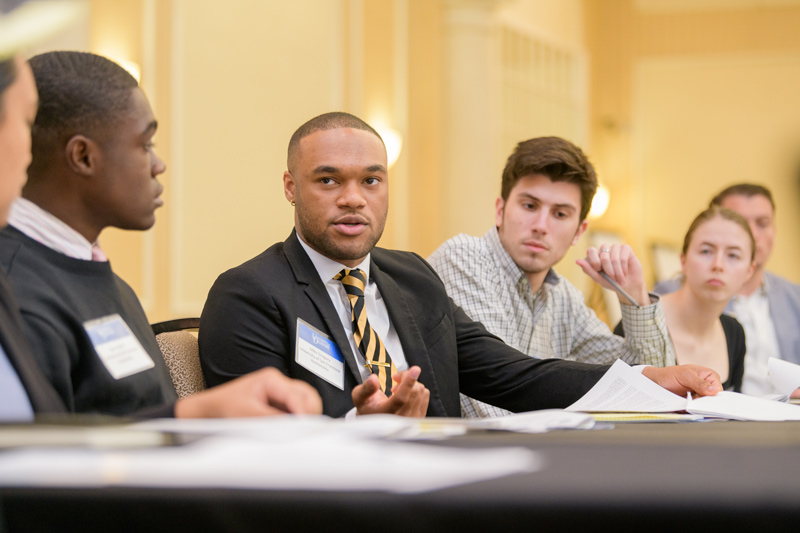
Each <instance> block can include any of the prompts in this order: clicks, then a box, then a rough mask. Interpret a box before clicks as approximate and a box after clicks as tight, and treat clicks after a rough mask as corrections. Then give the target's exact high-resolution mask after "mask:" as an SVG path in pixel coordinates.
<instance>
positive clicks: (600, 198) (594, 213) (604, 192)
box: [589, 185, 611, 219]
mask: <svg viewBox="0 0 800 533" xmlns="http://www.w3.org/2000/svg"><path fill="white" fill-rule="evenodd" d="M609 201H611V193H609V192H608V187H606V186H605V185H599V186H598V187H597V193H596V194H595V195H594V199H593V200H592V208H591V209H590V210H589V218H591V219H598V218H600V217H601V216H603V215H604V214H605V212H606V210H607V209H608V202H609Z"/></svg>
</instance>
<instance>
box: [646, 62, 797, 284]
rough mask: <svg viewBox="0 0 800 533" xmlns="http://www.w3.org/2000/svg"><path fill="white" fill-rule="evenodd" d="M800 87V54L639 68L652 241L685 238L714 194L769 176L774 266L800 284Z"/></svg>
mask: <svg viewBox="0 0 800 533" xmlns="http://www.w3.org/2000/svg"><path fill="white" fill-rule="evenodd" d="M798 94H800V54H796V55H792V56H780V55H778V56H744V57H719V58H714V57H706V58H691V59H675V60H649V61H643V62H642V63H641V65H640V66H639V68H638V69H636V71H635V101H636V102H637V104H636V107H635V111H634V122H635V124H637V128H636V131H635V133H636V135H635V142H634V158H635V161H636V163H635V164H634V174H635V175H636V176H637V178H636V179H637V180H640V183H641V186H640V189H639V190H641V191H642V194H643V197H642V198H641V201H640V202H638V205H640V206H644V208H643V209H641V214H642V217H643V218H642V221H643V228H644V236H645V239H646V241H647V244H650V243H651V242H653V241H654V240H656V241H666V242H674V243H676V244H677V243H680V242H682V239H683V235H684V233H685V231H686V229H687V228H688V226H689V224H690V222H691V220H692V218H694V216H695V215H696V214H697V213H698V212H700V211H701V210H702V209H704V208H705V207H706V205H707V203H708V201H709V199H710V198H711V197H712V196H713V195H714V194H715V193H716V192H718V191H719V190H721V189H722V188H724V187H726V186H727V185H730V184H732V183H735V182H741V181H751V182H755V183H762V184H764V185H766V186H768V187H769V188H771V189H772V191H773V192H774V193H775V195H776V200H777V203H778V228H779V232H778V237H777V241H776V246H775V251H774V253H773V258H772V261H771V262H770V268H771V270H774V271H776V272H777V273H779V274H781V275H783V276H786V277H788V278H789V279H791V280H793V281H795V282H798V281H800V272H799V271H798V269H797V268H796V265H797V264H798V261H800V248H798V247H797V245H796V243H798V242H800V211H799V210H798V207H800V179H798V168H800V106H798V105H797V95H798ZM634 200H635V199H634Z"/></svg>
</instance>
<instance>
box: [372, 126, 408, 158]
mask: <svg viewBox="0 0 800 533" xmlns="http://www.w3.org/2000/svg"><path fill="white" fill-rule="evenodd" d="M375 129H376V130H377V132H378V133H379V134H380V136H381V138H382V139H383V144H385V145H386V157H387V159H388V163H389V168H392V167H393V166H394V164H395V163H397V159H398V158H399V157H400V152H401V151H402V150H403V136H402V135H400V132H399V131H397V130H395V129H392V128H380V127H376V128H375Z"/></svg>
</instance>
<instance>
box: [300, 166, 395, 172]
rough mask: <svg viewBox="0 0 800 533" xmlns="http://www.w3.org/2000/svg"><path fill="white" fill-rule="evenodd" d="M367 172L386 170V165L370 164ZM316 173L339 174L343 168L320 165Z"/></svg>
mask: <svg viewBox="0 0 800 533" xmlns="http://www.w3.org/2000/svg"><path fill="white" fill-rule="evenodd" d="M366 171H367V172H386V167H384V166H383V165H370V166H368V167H367V168H366ZM313 172H314V174H338V173H339V172H341V169H339V168H337V167H331V166H328V165H320V166H318V167H317V168H315V169H314V171H313Z"/></svg>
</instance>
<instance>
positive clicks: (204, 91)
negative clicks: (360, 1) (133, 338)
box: [170, 0, 344, 314]
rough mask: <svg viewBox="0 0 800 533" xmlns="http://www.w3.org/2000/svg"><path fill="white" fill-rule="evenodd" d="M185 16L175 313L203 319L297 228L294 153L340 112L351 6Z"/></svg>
mask: <svg viewBox="0 0 800 533" xmlns="http://www.w3.org/2000/svg"><path fill="white" fill-rule="evenodd" d="M175 6H176V8H177V10H176V12H175V13H173V16H174V17H176V19H177V20H176V24H175V26H173V48H174V49H173V54H174V56H173V57H174V64H175V65H174V69H173V70H174V72H175V75H174V77H173V80H172V83H173V102H172V106H173V112H172V119H173V129H174V134H173V146H172V148H173V168H172V183H173V196H172V202H173V203H174V204H176V206H175V207H176V208H175V209H174V210H173V212H172V213H173V220H172V232H173V233H172V234H173V246H172V254H173V256H172V260H171V264H172V273H173V293H172V301H171V303H170V304H171V309H172V311H173V312H174V313H176V314H196V313H199V312H200V310H201V308H202V305H203V302H204V301H205V298H206V295H207V293H208V289H209V288H210V286H211V284H212V283H213V281H214V280H215V279H216V277H217V276H218V275H219V274H220V273H221V272H223V271H224V270H226V269H228V268H231V267H233V266H236V265H238V264H240V263H241V262H243V261H245V260H247V259H249V258H250V257H252V256H254V255H256V254H257V253H259V252H261V251H262V250H263V249H265V248H266V247H267V246H269V245H271V244H272V243H274V242H276V241H282V240H283V239H285V238H286V236H287V235H288V234H289V232H290V231H291V229H292V227H293V219H292V210H291V208H290V206H289V204H288V202H287V201H286V199H285V198H284V196H283V185H282V175H283V171H284V170H285V168H286V145H287V144H288V140H289V137H290V136H291V134H292V132H293V131H294V130H295V129H296V128H297V127H298V126H299V125H300V124H302V123H303V122H304V121H305V120H307V119H309V118H311V117H313V116H315V115H317V114H320V113H324V112H327V111H330V110H332V109H335V108H341V107H342V102H341V99H342V96H341V95H342V94H343V90H342V87H341V85H342V76H341V71H342V69H343V65H342V56H343V51H342V46H343V44H342V43H343V39H344V37H343V35H342V34H341V33H340V29H341V24H340V23H339V22H337V21H340V19H341V17H342V4H341V3H340V2H336V1H329V2H318V1H313V0H294V1H292V2H263V1H259V0H237V1H234V2H227V3H226V4H225V9H220V6H219V2H216V1H211V0H192V1H191V2H187V1H180V0H176V2H175ZM176 193H179V195H180V196H179V197H178V194H176Z"/></svg>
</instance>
